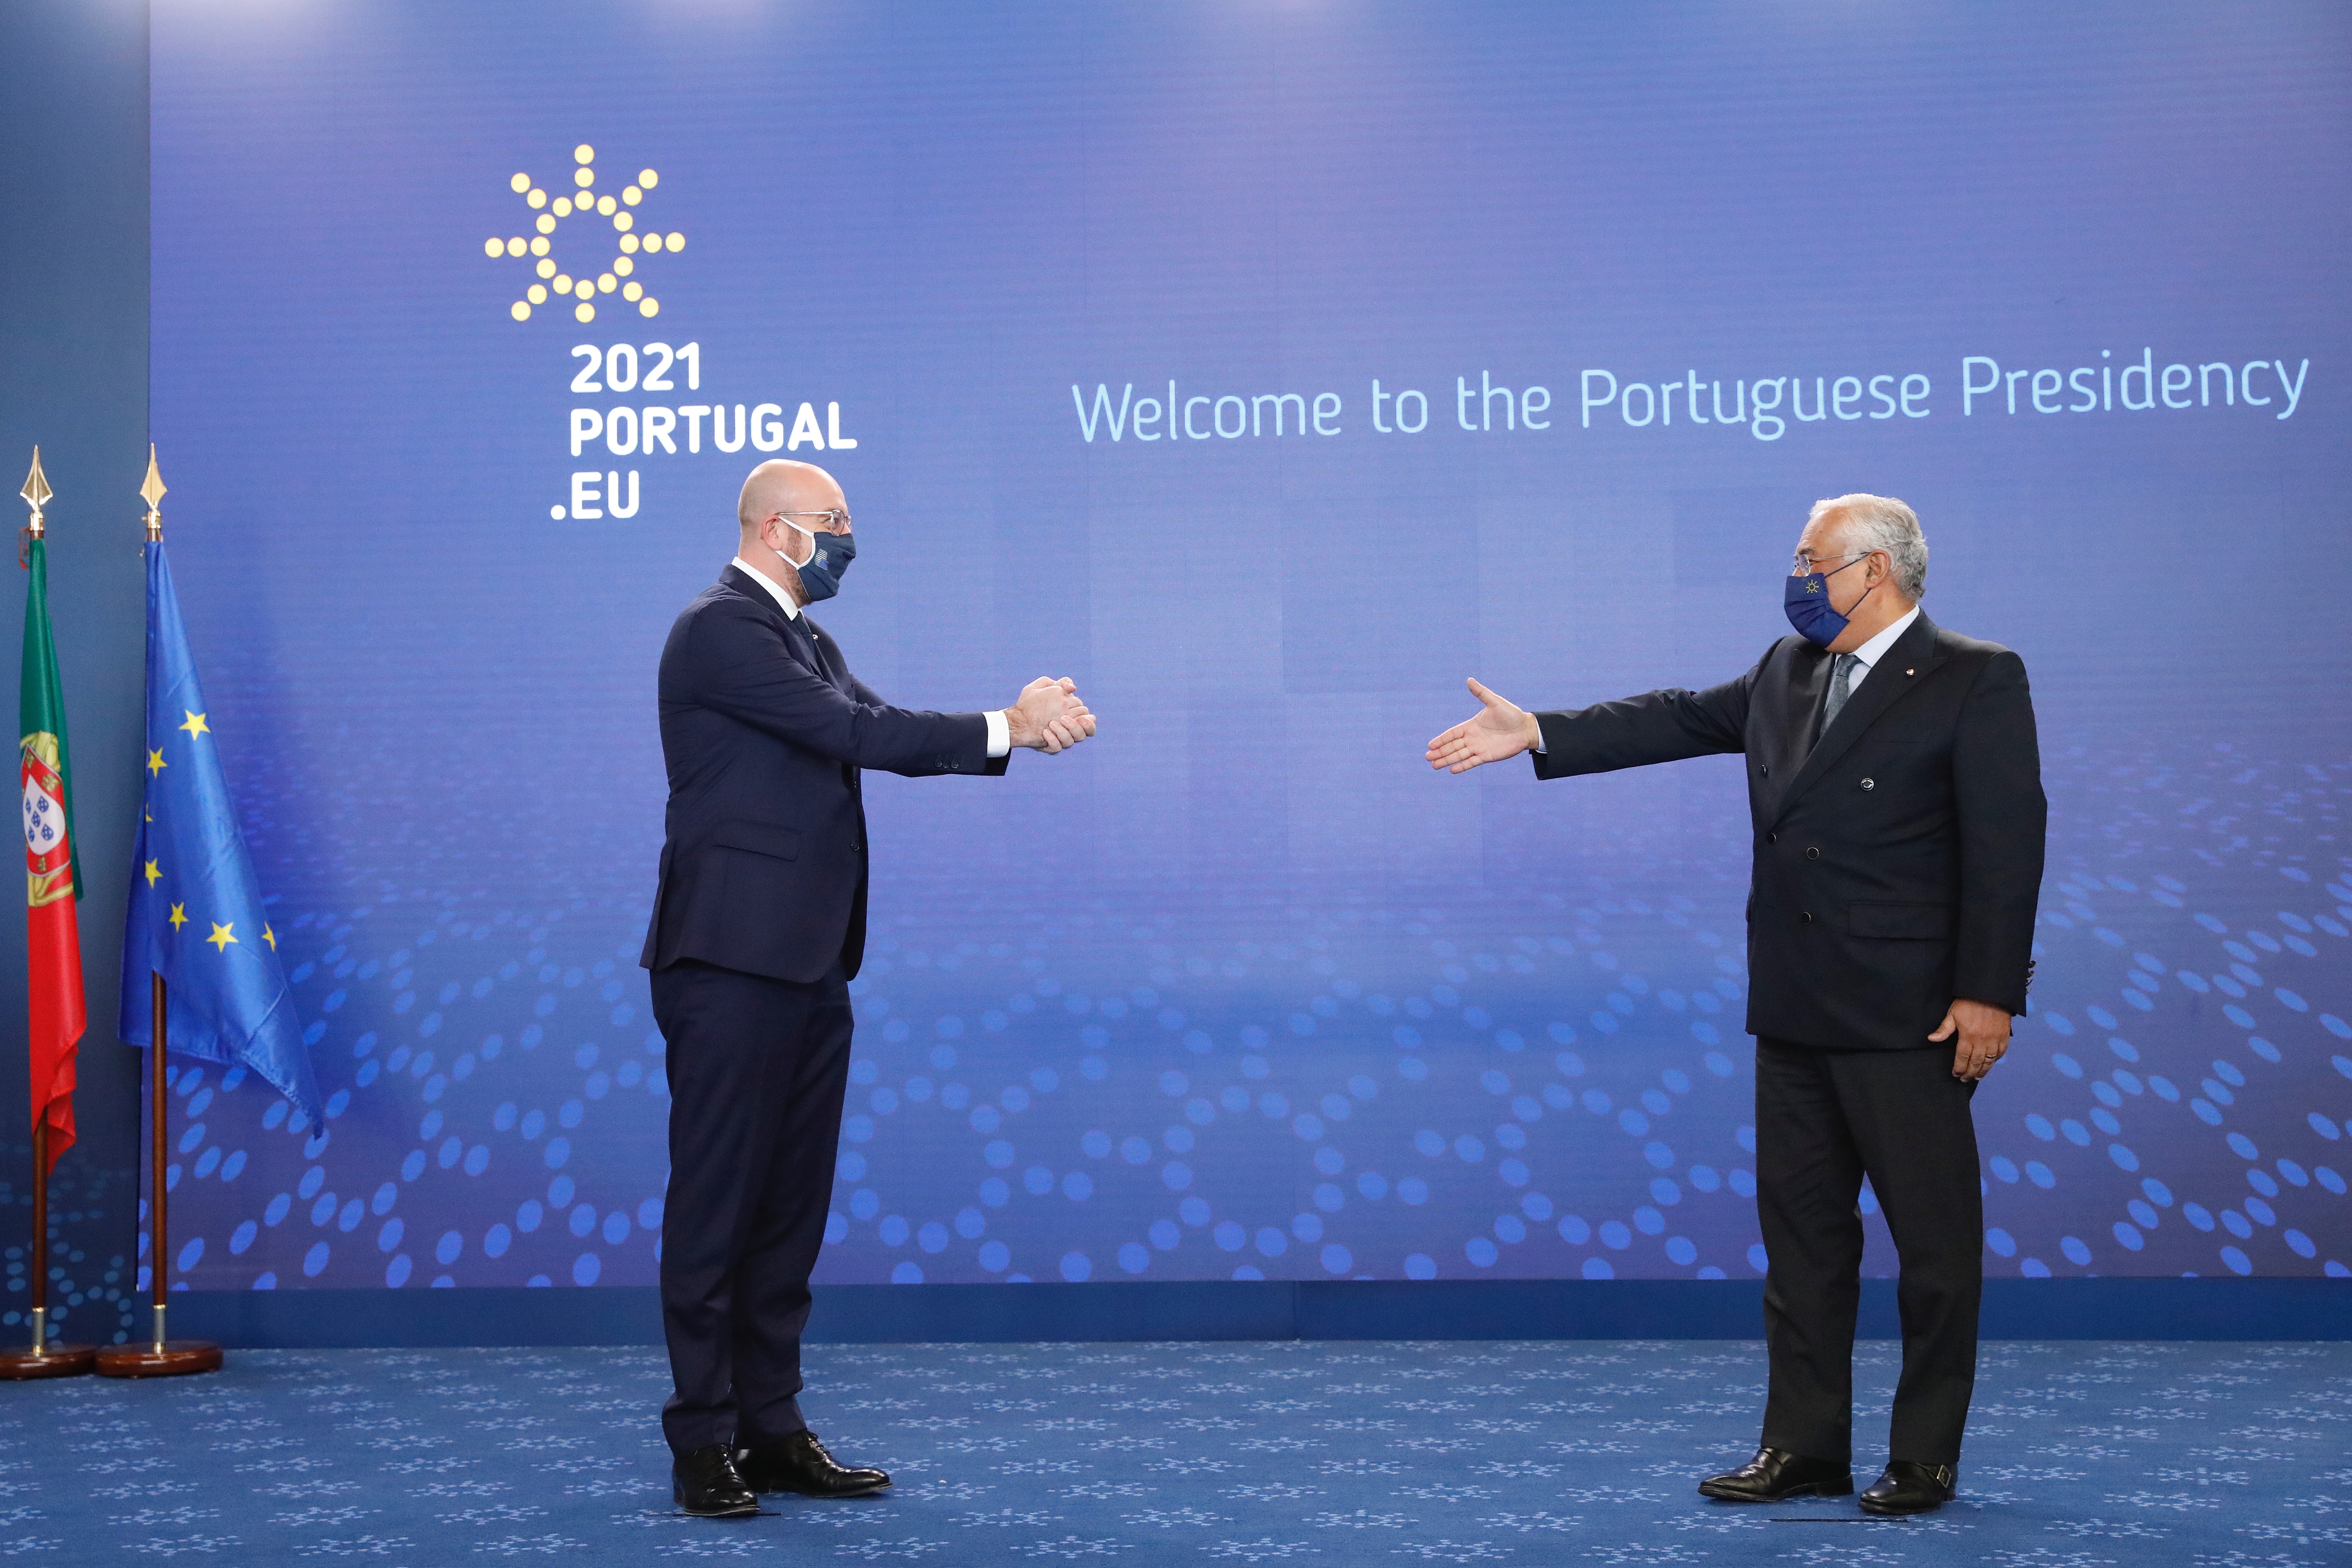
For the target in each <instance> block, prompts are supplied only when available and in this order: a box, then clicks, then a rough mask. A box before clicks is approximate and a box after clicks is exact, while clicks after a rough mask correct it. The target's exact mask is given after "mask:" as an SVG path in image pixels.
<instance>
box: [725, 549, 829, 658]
mask: <svg viewBox="0 0 2352 1568" xmlns="http://www.w3.org/2000/svg"><path fill="white" fill-rule="evenodd" d="M719 581H720V582H721V583H724V584H727V586H729V587H730V588H732V589H734V590H735V592H736V593H738V594H740V595H742V596H743V597H744V598H746V599H749V600H750V601H751V603H752V604H753V605H757V606H758V607H759V609H760V612H761V614H762V615H764V616H767V617H768V620H769V622H770V624H771V625H772V626H774V627H775V628H776V630H777V631H778V632H780V633H782V636H783V639H784V646H785V647H788V648H790V649H792V650H793V658H797V659H799V660H800V661H801V662H802V663H803V664H805V665H807V666H808V667H809V668H811V669H813V670H814V671H815V672H816V676H817V679H820V680H823V681H825V682H827V683H829V684H837V682H834V679H833V677H832V675H831V674H830V673H829V672H828V671H827V670H826V668H825V666H824V659H823V658H821V657H819V655H818V653H817V651H816V647H815V644H814V639H813V638H812V637H810V635H809V632H810V628H811V627H812V626H814V625H815V623H814V622H813V621H811V620H810V619H809V618H808V612H806V611H805V610H803V612H801V614H800V615H799V616H788V615H786V614H784V612H783V608H782V606H781V605H778V604H777V603H776V601H775V597H774V595H771V594H770V593H769V592H768V590H767V589H765V588H763V587H761V585H760V584H759V583H758V582H756V581H755V580H754V579H752V578H751V576H750V575H749V574H746V573H745V572H744V571H743V569H742V568H741V567H740V566H736V565H732V564H730V565H729V567H728V568H727V570H726V571H724V572H722V573H720V574H719Z"/></svg>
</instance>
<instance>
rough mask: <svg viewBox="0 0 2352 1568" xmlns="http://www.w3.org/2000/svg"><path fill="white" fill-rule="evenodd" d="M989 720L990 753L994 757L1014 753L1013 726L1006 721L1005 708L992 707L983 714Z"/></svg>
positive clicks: (1007, 755)
mask: <svg viewBox="0 0 2352 1568" xmlns="http://www.w3.org/2000/svg"><path fill="white" fill-rule="evenodd" d="M981 717H982V718H983V719H985V720H987V721H988V754H989V756H990V757H991V758H992V759H993V758H997V757H1009V756H1011V755H1012V754H1013V726H1012V725H1011V724H1009V723H1007V722H1006V721H1005V718H1004V710H1003V709H1001V708H992V709H990V710H988V711H987V712H985V713H983V714H982V715H981Z"/></svg>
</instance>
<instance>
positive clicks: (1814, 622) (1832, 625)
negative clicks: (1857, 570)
mask: <svg viewBox="0 0 2352 1568" xmlns="http://www.w3.org/2000/svg"><path fill="white" fill-rule="evenodd" d="M1869 559H1870V557H1869V556H1867V555H1857V556H1855V557H1854V558H1853V560H1852V561H1849V562H1847V563H1845V566H1841V567H1839V568H1838V569H1837V570H1838V572H1843V571H1844V570H1845V569H1846V567H1847V566H1857V565H1860V564H1861V563H1863V562H1864V561H1867V560H1869ZM1836 575H1837V572H1809V573H1807V574H1805V575H1804V576H1802V577H1790V578H1789V579H1788V580H1787V586H1786V587H1784V588H1782V589H1781V590H1780V607H1781V609H1783V610H1784V611H1786V612H1787V613H1788V616H1789V624H1790V626H1794V627H1796V628H1797V635H1798V636H1799V637H1802V638H1804V639H1805V640H1806V641H1807V642H1809V643H1811V644H1813V645H1814V646H1815V647H1829V646H1830V644H1832V643H1833V642H1835V641H1837V640H1838V638H1839V637H1842V636H1843V635H1844V633H1845V628H1846V627H1847V626H1849V625H1851V624H1852V617H1850V616H1841V615H1839V614H1838V613H1837V611H1836V610H1834V609H1832V608H1831V606H1830V579H1831V578H1832V577H1834V576H1836ZM1876 591H1877V589H1876V587H1875V585H1873V586H1872V587H1871V588H1869V589H1866V590H1864V592H1865V593H1875V592H1876ZM1854 608H1855V609H1857V610H1858V609H1860V608H1862V605H1861V603H1860V602H1859V601H1856V603H1855V605H1854Z"/></svg>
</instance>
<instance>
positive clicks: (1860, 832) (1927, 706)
mask: <svg viewBox="0 0 2352 1568" xmlns="http://www.w3.org/2000/svg"><path fill="white" fill-rule="evenodd" d="M1831 658H1832V656H1831V655H1829V654H1827V653H1825V652H1823V651H1822V649H1820V648H1818V647H1814V646H1813V645H1812V644H1811V643H1809V642H1807V641H1805V640H1804V639H1803V638H1802V637H1783V638H1781V639H1780V641H1779V642H1777V643H1775V644H1773V645H1772V647H1770V648H1769V649H1768V650H1767V651H1766V652H1765V655H1764V657H1763V658H1761V659H1759V660H1758V661H1757V663H1756V667H1755V668H1752V669H1750V670H1749V671H1748V673H1747V674H1745V675H1743V676H1741V677H1739V679H1737V680H1732V681H1727V682H1726V683H1725V684H1723V685H1721V686H1717V687H1713V688H1711V689H1707V690H1706V691H1684V690H1670V691H1653V692H1650V693H1649V694H1648V695H1646V696H1642V697H1632V698H1628V699H1626V700H1624V701H1622V702H1603V703H1601V704H1600V705H1599V706H1597V707H1592V708H1586V709H1583V710H1578V711H1574V712H1565V713H1541V714H1538V715H1537V721H1538V723H1539V724H1540V725H1541V727H1542V730H1543V738H1544V745H1545V750H1544V752H1541V753H1539V754H1538V755H1537V756H1536V759H1535V766H1536V776H1537V777H1538V778H1548V779H1549V778H1563V777H1566V776H1568V775H1570V774H1571V773H1607V772H1609V771H1611V770H1612V769H1615V768H1632V767H1640V766H1642V765H1643V764H1644V763H1664V762H1671V761H1674V760H1675V759H1676V758H1678V757H1696V756H1702V755H1705V754H1706V753H1709V752H1745V753H1746V755H1747V758H1748V809H1749V814H1750V816H1751V817H1752V819H1753V827H1754V831H1755V850H1756V864H1755V873H1754V879H1753V881H1752V883H1751V885H1750V887H1749V889H1748V1033H1750V1034H1752V1035H1769V1036H1773V1037H1779V1038H1781V1039H1786V1040H1794V1041H1797V1042H1799V1043H1801V1044H1803V1045H1809V1046H1818V1047H1829V1048H1833V1049H1880V1050H1896V1049H1903V1048H1906V1047H1914V1046H1919V1045H1924V1044H1925V1043H1926V1042H1927V1036H1928V1035H1929V1034H1930V1033H1932V1032H1933V1031H1934V1030H1935V1029H1936V1027H1937V1025H1938V1024H1940V1023H1941V1022H1942V1020H1943V1016H1944V1011H1945V1009H1946V1008H1947V1007H1948V1005H1950V1003H1951V1001H1952V999H1953V998H1954V997H1962V996H1964V997H1967V998H1969V999H1970V1000H1972V1001H1977V1002H1983V1003H1987V1004H1990V1005H1993V1006H1996V1007H2005V1008H2007V1009H2008V1010H2009V1011H2010V1012H2011V1013H2013V1014H2014V1013H2022V1012H2024V1011H2025V988H2026V984H2027V982H2028V978H2029V975H2030V973H2031V970H2032V951H2033V912H2034V903H2035V900H2036V897H2037V895H2038V894H2039V892H2040V889H2041V886H2042V837H2043V832H2044V828H2045V826H2046V823H2047V820H2048V816H2049V807H2048V805H2047V803H2046V802H2045V801H2044V799H2043V797H2042V755H2041V749H2040V746H2039V745H2038V743H2037V742H2036V740H2035V737H2034V729H2033V699H2032V693H2031V692H2029V691H2028V690H2027V689H2026V683H2025V664H2024V661H2023V660H2021V659H2020V658H2018V657H2017V655H2015V654H2013V653H2011V651H2010V650H2009V649H2007V648H2005V647H2000V646H1999V645H1998V644H1994V643H1989V642H1979V641H1977V640H1976V639H1975V638H1973V637H1961V636H1959V635H1958V634H1957V633H1954V632H1948V631H1946V630H1944V629H1943V628H1942V627H1940V626H1937V625H1936V624H1935V623H1934V622H1932V621H1930V620H1929V619H1928V618H1927V616H1926V615H1924V614H1923V615H1921V616H1919V618H1918V619H1917V620H1916V621H1914V622H1913V623H1912V624H1911V626H1910V627H1909V628H1908V629H1907V630H1906V631H1905V632H1904V634H1903V635H1902V636H1901V637H1898V638H1896V639H1895V644H1894V646H1893V647H1890V648H1888V649H1887V651H1886V654H1885V658H1881V659H1880V660H1879V661H1878V663H1877V664H1876V665H1875V666H1874V668H1872V670H1871V672H1870V674H1869V676H1868V678H1867V679H1864V681H1863V683H1862V684H1861V685H1860V686H1857V687H1855V688H1854V689H1853V695H1852V696H1851V697H1850V698H1849V699H1848V700H1847V701H1846V704H1845V706H1844V707H1843V709H1841V710H1839V712H1838V716H1837V718H1836V720H1835V721H1833V722H1832V723H1831V724H1830V725H1829V726H1828V728H1827V729H1826V730H1824V731H1822V734H1821V738H1820V740H1819V741H1818V742H1814V743H1811V745H1810V746H1809V745H1808V742H1809V741H1810V740H1811V735H1812V732H1813V728H1814V724H1815V716H1816V715H1817V714H1818V713H1819V712H1820V711H1821V708H1822V699H1823V697H1824V695H1825V693H1826V691H1827V689H1828V685H1829V676H1830V666H1831Z"/></svg>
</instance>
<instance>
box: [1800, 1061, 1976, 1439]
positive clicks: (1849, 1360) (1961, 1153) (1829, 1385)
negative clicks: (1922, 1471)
mask: <svg viewBox="0 0 2352 1568" xmlns="http://www.w3.org/2000/svg"><path fill="white" fill-rule="evenodd" d="M1952 1055H1953V1047H1952V1045H1951V1044H1950V1043H1948V1042H1947V1043H1945V1044H1941V1045H1935V1046H1928V1047H1924V1048H1920V1049H1913V1050H1892V1051H1832V1050H1820V1049H1816V1048H1814V1047H1810V1046H1801V1045H1798V1044H1796V1043H1795V1042H1793V1041H1790V1040H1780V1039H1773V1038H1770V1037H1765V1038H1759V1040H1758V1041H1757V1042H1756V1210H1757V1216H1758V1218H1759V1220H1760V1221H1761V1222H1762V1225H1763V1231H1764V1251H1765V1255H1766V1258H1767V1269H1766V1273H1765V1279H1764V1334H1765V1340H1766V1344H1767V1347H1768V1349H1769V1354H1770V1363H1771V1388H1770V1393H1769V1395H1768V1397H1767V1399H1766V1402H1765V1408H1764V1434H1763V1442H1764V1445H1765V1446H1766V1447H1773V1448H1786V1449H1789V1450H1790V1451H1791V1452H1793V1453H1798V1454H1802V1455H1805V1456H1807V1457H1808V1458H1816V1459H1828V1460H1832V1461H1841V1462H1848V1461H1851V1459H1852V1458H1853V1331H1854V1314H1855V1310H1856V1309H1857V1307H1858V1305H1859V1303H1860V1300H1861V1296H1862V1284H1861V1273H1862V1252H1863V1232H1862V1214H1861V1210H1860V1209H1859V1207H1858V1206H1857V1205H1858V1201H1859V1199H1860V1197H1861V1194H1862V1179H1863V1177H1864V1174H1867V1175H1868V1176H1869V1178H1870V1186H1871V1191H1872V1192H1874V1194H1877V1197H1878V1205H1879V1208H1880V1209H1881V1210H1882V1211H1883V1212H1884V1213H1885V1215H1886V1226H1887V1229H1888V1231H1889V1232H1890V1233H1891V1234H1892V1235H1893V1237H1894V1239H1895V1254H1896V1257H1897V1258H1898V1260H1899V1262H1900V1266H1901V1278H1900V1280H1899V1282H1898V1284H1897V1286H1896V1301H1897V1303H1898V1305H1899V1307H1900V1309H1901V1312H1902V1320H1903V1372H1902V1375H1901V1378H1900V1380H1899V1381H1898V1382H1897V1383H1896V1384H1895V1413H1894V1420H1893V1424H1892V1426H1891V1428H1890V1430H1889V1434H1888V1440H1887V1457H1888V1458H1893V1459H1908V1460H1911V1461H1913V1462H1915V1463H1918V1464H1923V1465H1953V1464H1958V1462H1959V1457H1960V1435H1961V1432H1962V1430H1963V1429H1964V1428H1965V1427H1966V1426H1967V1425H1968V1416H1969V1394H1971V1392H1973V1390H1974V1388H1975V1386H1976V1364H1977V1308H1978V1301H1979V1297H1980V1295H1981V1294H1982V1291H1983V1288H1984V1199H1983V1191H1982V1187H1981V1185H1980V1178H1979V1175H1978V1167H1977V1136H1976V1123H1975V1121H1973V1120H1972V1119H1971V1117H1970V1115H1969V1102H1970V1100H1972V1099H1973V1098H1974V1096H1975V1092H1976V1086H1975V1085H1974V1084H1971V1083H1962V1082H1960V1081H1959V1080H1958V1079H1955V1078H1953V1076H1952Z"/></svg>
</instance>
